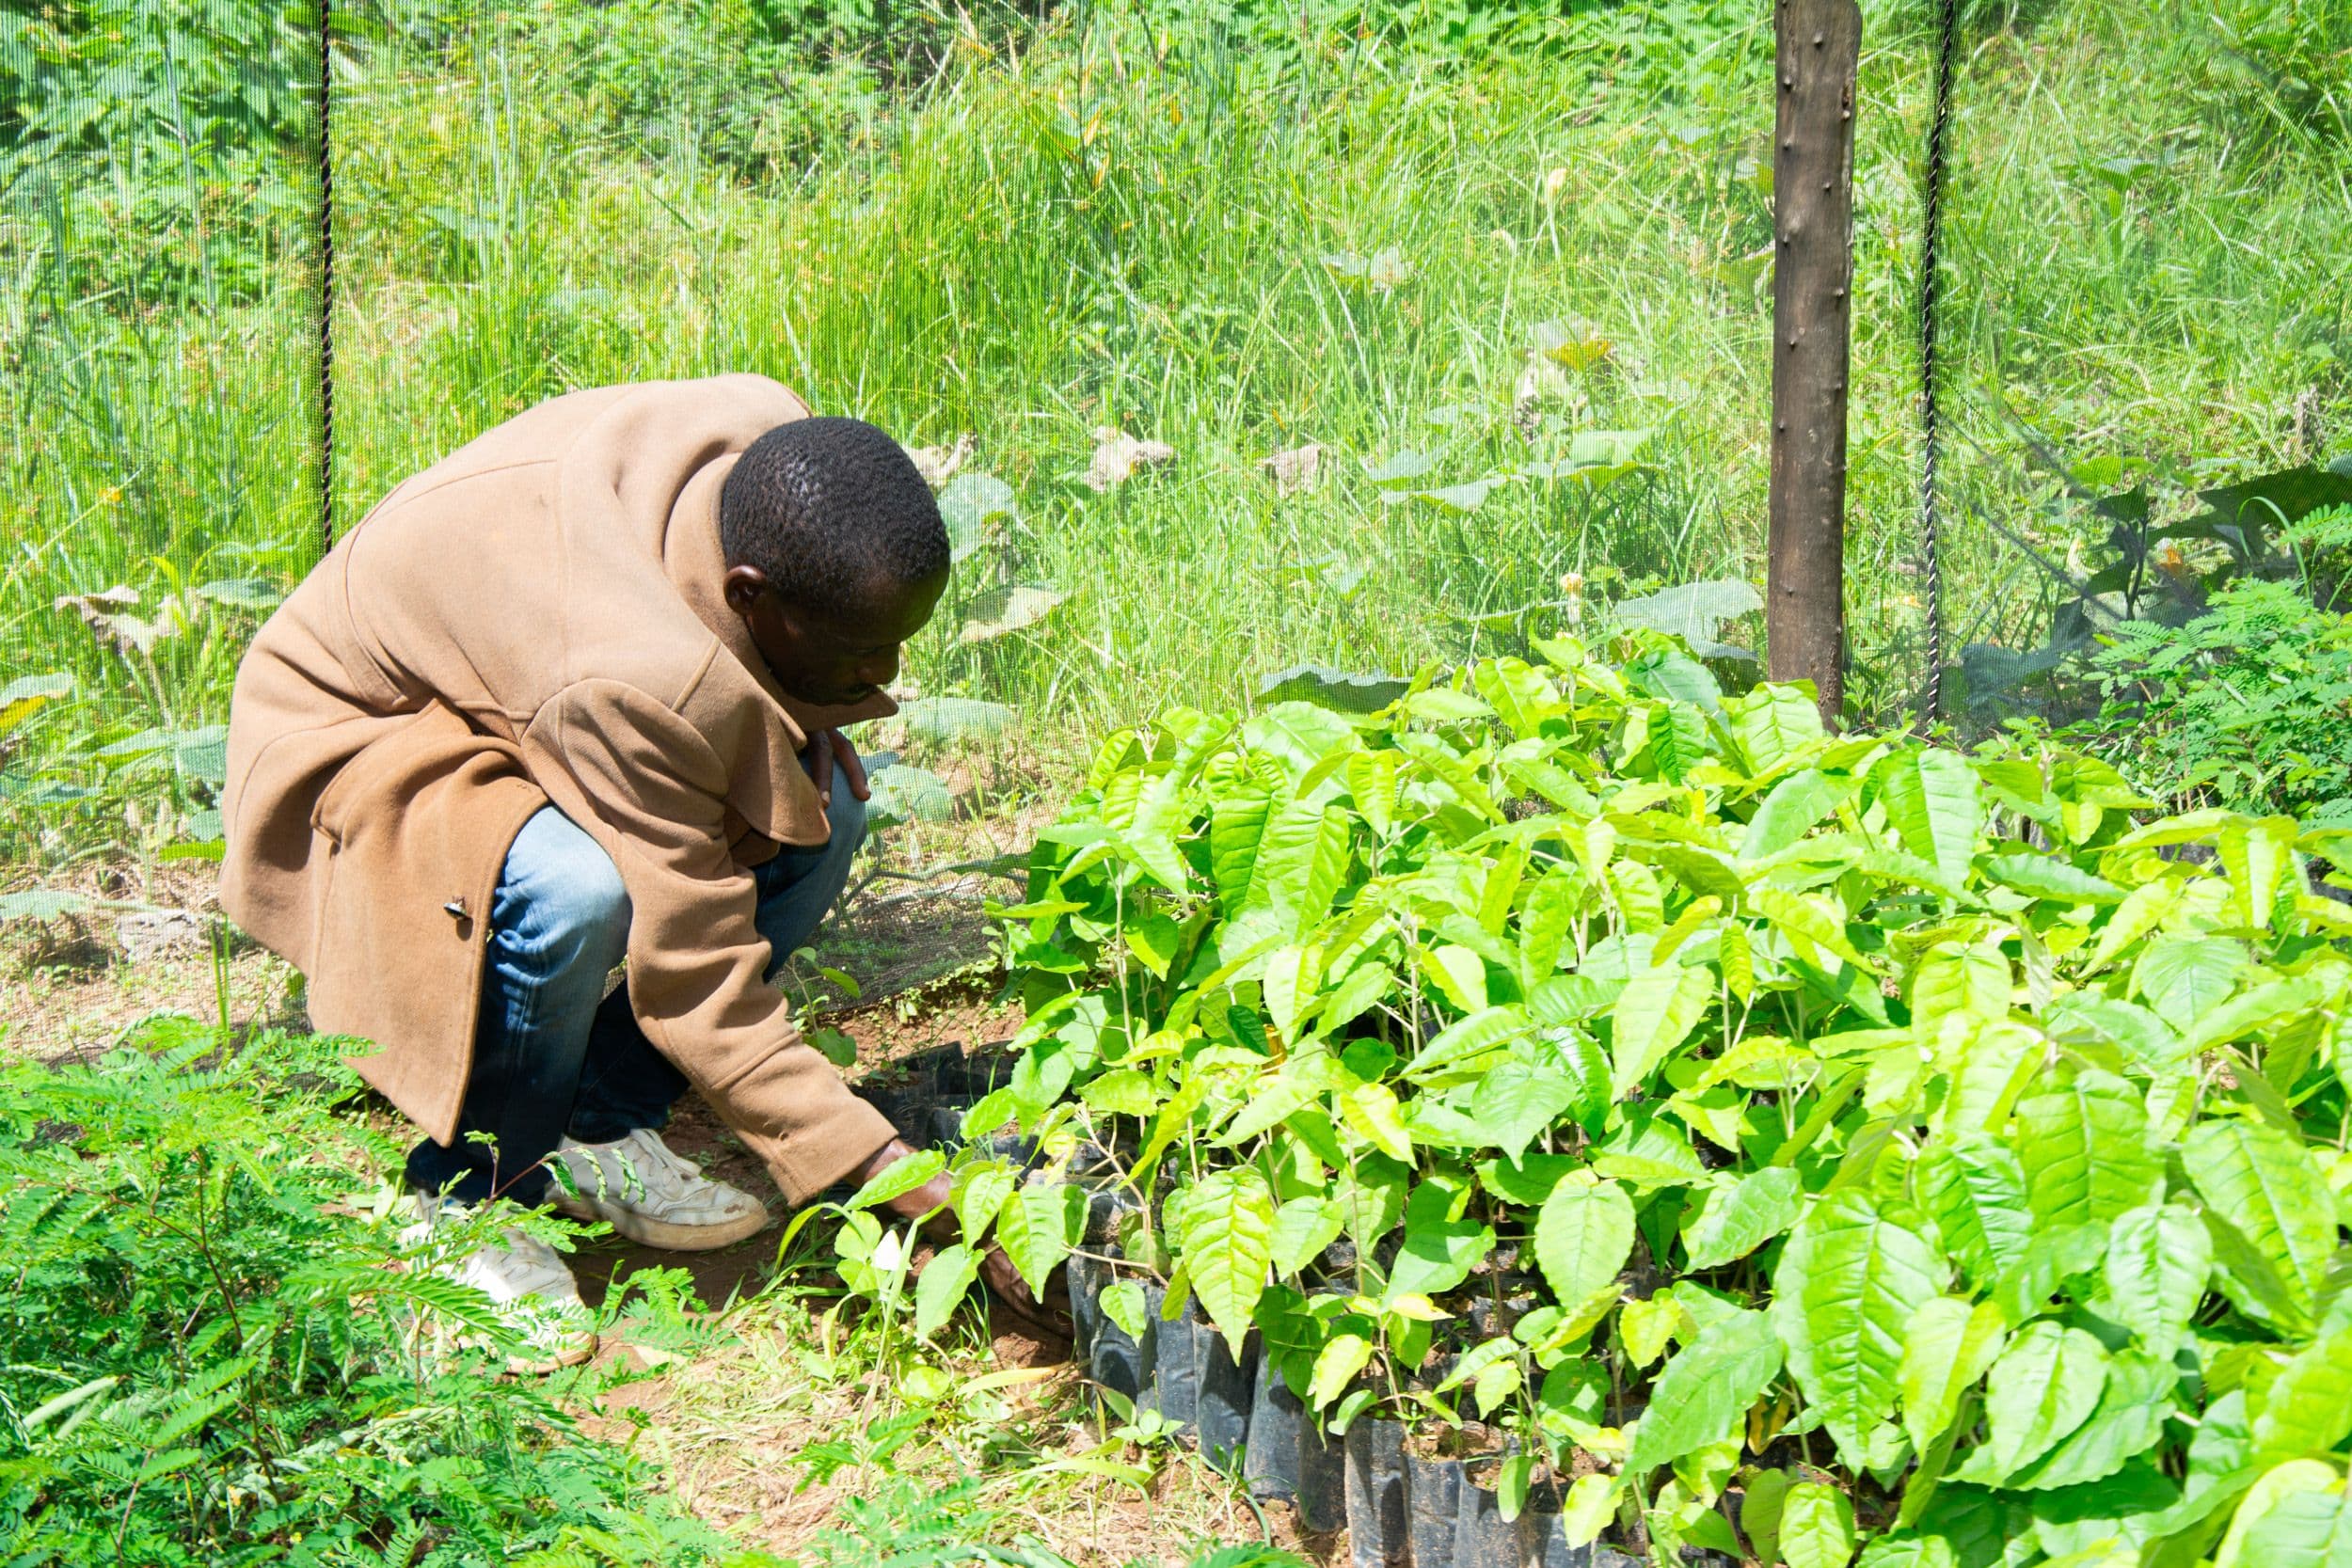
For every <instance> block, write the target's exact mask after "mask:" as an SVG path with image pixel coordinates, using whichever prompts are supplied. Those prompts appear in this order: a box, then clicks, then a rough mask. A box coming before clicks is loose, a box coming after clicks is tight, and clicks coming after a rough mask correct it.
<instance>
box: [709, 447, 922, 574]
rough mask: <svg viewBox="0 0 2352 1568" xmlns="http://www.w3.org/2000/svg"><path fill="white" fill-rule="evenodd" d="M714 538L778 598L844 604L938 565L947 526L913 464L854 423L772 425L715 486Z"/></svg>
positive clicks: (731, 558)
mask: <svg viewBox="0 0 2352 1568" xmlns="http://www.w3.org/2000/svg"><path fill="white" fill-rule="evenodd" d="M719 544H720V547H721V548H722V549H723V550H724V551H725V553H726V559H727V564H728V565H730V566H756V567H757V568H759V570H760V572H761V573H762V574H763V575H765V576H766V578H768V580H769V582H770V583H771V584H772V585H774V587H775V589H776V591H777V592H778V593H779V594H782V595H783V596H784V598H785V600H786V601H787V603H790V604H795V605H799V606H802V607H803V608H807V609H813V610H850V609H859V608H864V607H866V606H869V605H871V604H872V603H873V602H874V601H875V599H876V597H877V595H879V594H887V593H889V592H890V591H892V590H893V589H897V588H901V587H904V586H906V585H908V584H910V583H915V582H921V581H923V580H925V579H927V578H934V577H938V576H940V575H941V574H943V573H945V572H946V570H947V562H948V546H947V525H946V523H945V522H944V521H942V520H941V518H940V515H939V503H938V502H937V501H935V500H933V499H931V487H930V485H929V484H927V483H924V480H923V476H922V474H921V473H920V472H919V471H917V469H916V468H915V467H914V459H913V458H911V457H909V456H908V455H907V453H906V449H905V448H903V447H901V446H899V445H898V442H897V441H895V440H893V439H892V438H891V437H890V436H889V435H888V434H887V433H886V432H884V431H882V430H881V429H878V428H877V427H875V426H873V425H870V424H868V423H866V421H865V420H849V419H838V418H832V417H818V418H811V419H805V420H792V421H791V422H790V423H788V424H780V425H778V426H776V428H775V429H773V430H771V431H770V432H768V434H766V435H765V436H760V437H759V438H758V439H757V440H755V441H754V442H753V443H752V444H751V445H750V446H748V447H746V448H744V449H743V455H742V456H741V457H740V458H739V459H738V460H737V462H736V465H735V467H734V469H733V471H731V472H730V473H729V474H728V475H727V477H726V483H724V484H723V485H722V486H721V487H720V490H719Z"/></svg>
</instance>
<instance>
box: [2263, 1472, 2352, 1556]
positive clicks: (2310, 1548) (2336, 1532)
mask: <svg viewBox="0 0 2352 1568" xmlns="http://www.w3.org/2000/svg"><path fill="white" fill-rule="evenodd" d="M2238 1560H2239V1561H2240V1562H2243V1563H2247V1564H2249V1565H2253V1568H2352V1497H2347V1496H2346V1495H2345V1494H2344V1492H2342V1491H2335V1492H2320V1491H2310V1492H2296V1493H2295V1494H2293V1495H2292V1496H2289V1497H2283V1498H2280V1501H2279V1503H2278V1504H2277V1506H2276V1507H2274V1508H2272V1509H2271V1510H2270V1512H2268V1513H2265V1514H2263V1515H2262V1517H2261V1518H2259V1519H2258V1520H2256V1521H2255V1523H2254V1527H2253V1528H2251V1529H2249V1530H2248V1531H2247V1532H2246V1546H2245V1550H2244V1552H2243V1554H2242V1555H2241V1556H2240V1558H2239V1559H2238Z"/></svg>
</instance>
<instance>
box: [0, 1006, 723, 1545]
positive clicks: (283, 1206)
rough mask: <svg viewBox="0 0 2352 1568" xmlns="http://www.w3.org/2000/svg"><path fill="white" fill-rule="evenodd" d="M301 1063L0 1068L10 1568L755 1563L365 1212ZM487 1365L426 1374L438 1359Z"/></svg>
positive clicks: (377, 1163)
mask: <svg viewBox="0 0 2352 1568" xmlns="http://www.w3.org/2000/svg"><path fill="white" fill-rule="evenodd" d="M356 1086H357V1081H356V1079H353V1078H352V1077H351V1076H350V1074H349V1073H348V1071H347V1069H343V1068H342V1067H341V1066H340V1065H339V1064H337V1063H336V1061H335V1060H334V1058H333V1056H332V1054H331V1053H329V1052H328V1051H326V1049H324V1048H323V1047H322V1045H321V1044H320V1043H318V1042H313V1041H311V1040H309V1039H307V1038H295V1037H277V1036H261V1037H252V1038H248V1039H246V1040H245V1041H243V1042H242V1043H240V1044H238V1045H236V1046H235V1047H233V1048H224V1042H223V1040H222V1037H221V1036H220V1034H219V1032H218V1031H216V1030H214V1029H212V1028H209V1027H205V1026H201V1025H199V1024H196V1023H194V1022H188V1021H167V1022H158V1023H155V1024H153V1025H151V1026H150V1027H149V1028H148V1029H147V1030H146V1031H144V1032H143V1033H142V1034H141V1036H140V1037H137V1038H136V1040H135V1043H133V1044H129V1045H125V1046H124V1047H122V1048H119V1049H118V1050H116V1051H114V1052H112V1053H110V1054H108V1055H107V1056H106V1057H105V1058H104V1059H103V1060H102V1061H99V1062H97V1063H95V1064H92V1065H73V1066H66V1067H60V1068H55V1069H53V1068H50V1067H47V1066H44V1065H42V1064H40V1063H35V1062H28V1061H21V1060H20V1061H16V1062H12V1063H10V1064H9V1065H8V1066H7V1067H6V1068H5V1069H0V1184H4V1185H5V1189H6V1196H0V1251H4V1252H5V1255H6V1257H7V1259H8V1268H7V1274H6V1277H5V1283H0V1339H4V1340H5V1342H6V1343H7V1345H8V1355H7V1366H6V1368H5V1370H0V1544H4V1545H5V1552H6V1556H7V1558H8V1560H9V1561H12V1562H21V1563H24V1564H27V1565H31V1564H40V1563H56V1564H60V1565H63V1564H78V1563H86V1562H92V1561H99V1560H105V1561H121V1562H142V1563H157V1564H163V1563H190V1564H197V1563H203V1564H214V1563H222V1564H225V1563H247V1562H254V1563H258V1562H289V1563H316V1564H322V1565H327V1564H333V1565H338V1568H340V1565H344V1564H351V1565H358V1564H368V1565H375V1564H389V1563H399V1564H413V1563H435V1564H457V1563H470V1562H483V1561H501V1562H516V1561H528V1562H532V1563H537V1564H542V1565H546V1568H553V1565H556V1564H572V1563H590V1562H607V1561H623V1560H634V1561H644V1560H662V1561H677V1562H686V1563H693V1562H709V1563H717V1562H738V1561H748V1560H749V1559H746V1558H744V1557H743V1556H742V1555H741V1553H740V1551H739V1548H738V1547H736V1546H735V1545H733V1544H730V1543H728V1542H727V1541H725V1540H724V1539H723V1538H722V1537H720V1536H719V1535H717V1534H716V1533H715V1532H713V1531H712V1530H710V1529H708V1528H706V1527H704V1526H702V1525H701V1524H700V1523H698V1522H697V1521H695V1520H694V1519H692V1518H691V1516H690V1515H688V1514H686V1513H684V1512H683V1511H681V1510H679V1509H677V1508H675V1507H674V1506H672V1505H670V1504H669V1503H668V1502H667V1501H666V1499H664V1498H663V1497H661V1496H660V1492H659V1488H658V1485H657V1478H656V1477H655V1476H654V1475H653V1474H652V1472H651V1471H650V1470H649V1469H647V1467H645V1466H644V1465H642V1464H640V1463H639V1462H637V1461H635V1460H633V1459H631V1458H630V1457H629V1456H628V1453H627V1452H626V1451H624V1450H623V1449H619V1448H617V1447H614V1446H612V1445H611V1444H608V1443H604V1442H600V1441H596V1440H592V1439H590V1438H588V1437H586V1436H584V1435H582V1434H581V1433H580V1431H579V1430H578V1428H577V1426H576V1424H575V1423H574V1421H573V1419H572V1418H571V1417H570V1416H569V1415H568V1414H567V1413H566V1412H565V1411H564V1408H563V1407H562V1406H561V1405H559V1404H558V1403H557V1402H555V1401H554V1400H553V1399H552V1398H550V1397H548V1394H546V1393H545V1392H543V1391H542V1389H541V1386H538V1385H534V1384H532V1383H531V1382H528V1381H516V1380H511V1379H507V1378H504V1377H501V1376H499V1375H496V1369H495V1363H494V1362H493V1361H492V1360H491V1359H490V1358H491V1356H493V1355H498V1354H502V1353H503V1350H504V1349H506V1348H509V1346H508V1342H507V1340H506V1339H505V1338H502V1331H501V1329H500V1328H499V1326H498V1323H497V1320H496V1318H495V1316H494V1315H493V1314H492V1313H491V1311H490V1309H489V1304H488V1303H487V1301H486V1300H485V1298H483V1297H482V1296H481V1295H480V1294H479V1292H476V1291H470V1290H468V1289H466V1288H464V1287H460V1286H456V1285H453V1284H450V1283H447V1282H444V1281H441V1280H439V1279H437V1278H436V1277H435V1276H433V1275H430V1274H427V1273H423V1272H421V1271H416V1270H408V1269H402V1268H396V1267H392V1266H389V1265H391V1263H392V1260H393V1259H394V1257H395V1254H396V1253H397V1251H398V1248H397V1246H396V1244H395V1243H394V1242H393V1240H392V1238H391V1236H390V1234H389V1227H388V1226H387V1225H386V1224H384V1223H383V1222H381V1221H376V1222H373V1223H371V1222H370V1220H369V1219H368V1217H367V1216H366V1215H365V1213H363V1212H355V1211H354V1209H353V1207H352V1206H353V1204H354V1201H355V1197H356V1196H358V1195H363V1194H364V1193H365V1191H366V1183H367V1180H368V1179H367V1178H366V1176H365V1175H364V1174H363V1173H365V1172H369V1171H373V1170H376V1169H381V1168H384V1167H385V1164H386V1163H387V1162H388V1161H389V1160H391V1159H394V1158H396V1156H394V1155H392V1153H391V1152H390V1151H389V1149H387V1148H383V1147H380V1145H379V1141H378V1140H376V1139H375V1138H373V1136H371V1135H369V1134H368V1133H366V1132H364V1131H363V1130H362V1129H360V1128H359V1127H358V1126H357V1125H355V1124H353V1123H351V1122H349V1121H347V1120H345V1119H343V1118H342V1117H337V1116H335V1115H333V1114H331V1112H330V1110H329V1108H328V1107H329V1104H330V1101H333V1100H335V1099H339V1098H342V1097H344V1096H347V1095H348V1094H349V1093H350V1092H351V1091H352V1090H353V1089H354V1088H356ZM452 1332H454V1333H464V1334H469V1335H473V1336H478V1337H481V1338H483V1339H484V1340H485V1344H486V1345H487V1347H488V1348H487V1349H486V1350H485V1352H484V1353H482V1354H466V1355H459V1356H457V1357H455V1358H449V1357H446V1356H444V1355H442V1354H437V1350H436V1347H437V1345H439V1344H440V1343H441V1342H442V1340H443V1338H445V1335H446V1334H447V1333H452Z"/></svg>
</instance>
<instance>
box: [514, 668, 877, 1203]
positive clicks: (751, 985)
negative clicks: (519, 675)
mask: <svg viewBox="0 0 2352 1568" xmlns="http://www.w3.org/2000/svg"><path fill="white" fill-rule="evenodd" d="M532 732H533V734H532V737H531V738H532V740H533V741H536V742H537V744H536V745H535V746H533V747H532V750H534V751H537V752H539V754H540V755H542V756H549V755H551V756H552V757H553V758H555V759H557V764H558V766H559V767H560V768H561V769H562V771H563V772H564V774H566V775H567V776H568V778H569V780H570V781H571V782H572V783H574V784H577V786H578V787H579V789H580V793H581V794H582V796H583V797H584V800H585V803H586V806H587V809H588V811H589V812H590V814H591V815H592V816H593V817H594V820H593V821H587V822H582V823H581V824H580V826H581V827H582V828H583V829H585V830H586V831H587V832H589V834H590V835H591V836H593V837H594V838H596V840H597V842H598V843H599V844H601V845H602V846H603V847H604V849H605V851H606V852H607V853H608V854H610V855H611V856H612V863H613V864H614V865H615V866H616V867H617V868H618V869H619V871H620V874H621V882H622V885H623V886H624V887H625V888H626V889H627V890H628V898H629V906H630V918H629V931H628V990H629V1003H630V1006H631V1008H632V1009H633V1010H634V1012H635V1013H636V1015H637V1019H638V1022H639V1023H640V1024H641V1025H643V1027H644V1031H645V1034H646V1037H648V1038H649V1039H651V1040H652V1041H653V1043H654V1045H655V1046H656V1047H657V1048H658V1049H660V1052H661V1053H662V1054H663V1055H664V1056H667V1057H668V1058H669V1059H670V1060H671V1061H672V1062H674V1063H675V1064H676V1066H677V1068H678V1069H679V1070H680V1071H681V1072H683V1073H685V1074H686V1076H687V1078H688V1079H689V1080H690V1081H691V1083H692V1084H693V1085H694V1087H695V1088H696V1089H698V1090H700V1091H701V1093H702V1095H703V1097H704V1098H705V1099H706V1100H707V1101H709V1102H710V1104H711V1106H712V1108H713V1109H714V1110H716V1111H717V1112H718V1113H719V1115H720V1117H722V1118H723V1119H724V1120H725V1122H726V1123H727V1125H728V1126H729V1127H731V1128H733V1129H734V1130H735V1132H737V1133H738V1135H739V1136H740V1137H741V1138H742V1139H743V1141H744V1143H745V1144H746V1145H748V1146H749V1147H750V1148H752V1150H753V1151H754V1152H755V1153H756V1154H758V1155H759V1157H760V1158H761V1159H762V1160H764V1161H765V1162H766V1163H767V1164H768V1167H769V1169H770V1170H771V1171H772V1172H773V1173H774V1175H775V1179H776V1182H777V1184H778V1185H779V1186H780V1187H782V1188H783V1189H784V1194H785V1196H786V1197H787V1198H788V1199H789V1200H790V1201H792V1202H794V1203H800V1202H803V1201H805V1200H806V1199H808V1198H809V1197H812V1196H815V1195H816V1194H818V1193H819V1192H822V1191H823V1190H824V1189H825V1188H827V1187H829V1186H831V1185H832V1184H833V1183H834V1182H835V1181H837V1180H841V1179H842V1178H844V1177H845V1176H847V1175H848V1174H849V1173H850V1171H851V1170H853V1169H855V1168H856V1167H857V1166H858V1165H859V1164H862V1163H863V1162H865V1161H866V1159H867V1158H868V1157H870V1156H871V1155H872V1154H873V1153H874V1151H875V1150H877V1149H879V1148H882V1145H883V1144H884V1143H886V1142H888V1141H889V1140H890V1138H891V1137H892V1136H893V1135H894V1134H893V1131H892V1128H891V1125H890V1123H889V1121H888V1120H887V1119H885V1118H884V1117H883V1116H882V1113H881V1112H880V1111H878V1110H876V1109H875V1108H874V1107H873V1106H872V1105H870V1104H868V1103H867V1102H866V1101H864V1100H861V1099H859V1098H858V1097H857V1096H856V1095H854V1094H851V1093H850V1090H849V1087H848V1085H845V1084H844V1083H843V1082H842V1081H841V1075H840V1074H839V1073H837V1072H835V1071H834V1068H833V1064H832V1063H830V1062H828V1061H826V1060H825V1058H824V1057H823V1056H821V1055H819V1054H818V1053H817V1051H816V1050H815V1049H814V1048H812V1047H811V1046H809V1045H807V1044H806V1043H805V1042H803V1040H802V1038H801V1036H800V1032H799V1030H798V1029H796V1028H795V1027H794V1026H793V1024H792V1021H791V1016H790V1011H789V1009H788V1007H787V1005H786V1002H785V999H784V996H783V994H782V993H781V992H779V991H778V990H776V988H775V987H773V986H772V985H770V984H769V983H768V981H767V979H766V978H765V974H766V971H767V968H768V964H769V958H770V955H769V947H768V941H767V939H766V938H765V937H763V936H761V935H760V934H759V930H758V928H757V927H756V926H755V924H754V916H755V911H756V910H757V907H758V895H757V893H756V890H755V887H754V884H753V881H752V876H751V873H750V872H749V871H748V870H747V869H745V868H744V867H743V866H741V865H739V864H738V863H736V861H735V859H734V857H733V855H732V854H731V853H730V852H729V850H728V847H727V843H726V839H725V836H724V824H723V813H724V810H725V796H726V789H727V778H726V771H725V768H723V765H722V764H721V762H720V759H719V756H718V753H717V752H714V751H713V750H712V749H711V747H710V745H709V743H708V742H707V740H706V739H705V738H704V737H703V736H701V735H700V734H699V733H698V732H697V731H696V730H695V729H694V727H693V726H692V725H691V724H690V723H688V722H687V721H685V720H683V719H681V718H680V717H679V716H678V715H677V714H676V713H675V711H673V710H672V709H670V708H669V707H667V706H664V705H661V704H660V703H659V702H656V701H655V700H654V699H652V698H651V697H649V696H647V695H646V694H645V693H644V692H643V691H641V690H639V689H637V688H635V687H633V686H630V685H628V684H627V683H624V682H618V681H583V682H580V683H579V684H577V685H574V686H571V687H568V688H566V689H564V690H563V691H562V692H561V693H559V694H558V695H557V696H556V697H555V698H554V700H553V701H551V702H549V703H548V705H546V706H544V707H543V708H542V709H541V710H540V713H539V716H538V717H537V719H535V720H534V721H533V722H532Z"/></svg>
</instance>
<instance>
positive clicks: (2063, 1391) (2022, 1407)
mask: <svg viewBox="0 0 2352 1568" xmlns="http://www.w3.org/2000/svg"><path fill="white" fill-rule="evenodd" d="M2106 1385H2107V1353H2106V1349H2105V1347H2103V1346H2102V1345H2101V1344H2100V1343H2099V1341H2098V1340H2096V1339H2094V1338H2091V1337H2090V1335H2088V1334H2086V1333H2084V1332H2083V1331H2082V1330H2081V1329H2079V1328H2064V1327H2061V1326H2059V1325H2058V1323H2052V1322H2050V1321H2049V1320H2048V1319H2046V1318H2045V1319H2041V1320H2038V1321H2036V1322H2034V1323H2027V1324H2026V1326H2025V1327H2024V1328H2022V1329H2020V1330H2018V1331H2017V1337H2016V1338H2014V1339H2012V1340H2011V1341H2010V1347H2009V1349H2008V1350H2007V1351H2006V1352H2004V1353H2003V1354H2002V1356H2001V1358H2000V1359H1999V1360H1998V1361H1996V1362H1994V1364H1993V1370H1992V1373H1991V1375H1990V1377H1989V1378H1988V1379H1987V1380H1986V1389H1985V1402H1984V1413H1985V1421H1986V1426H1987V1429H1988V1430H1987V1435H1986V1438H1985V1444H1984V1448H1983V1449H1982V1450H1981V1452H1982V1455H1983V1459H1984V1463H1985V1465H1987V1467H1988V1469H1989V1472H1990V1475H1991V1476H1992V1477H1993V1478H1997V1479H2006V1478H2008V1477H2009V1476H2011V1475H2014V1474H2015V1473H2016V1472H2017V1471H2019V1470H2021V1469H2023V1468H2025V1467H2026V1465H2030V1464H2032V1463H2033V1462H2034V1461H2035V1460H2037V1459H2039V1458H2041V1457H2042V1455H2043V1454H2045V1453H2047V1452H2049V1451H2050V1450H2051V1449H2054V1448H2056V1447H2057V1446H2058V1441H2059V1440H2060V1439H2061V1438H2063V1437H2065V1436H2066V1435H2067V1434H2068V1433H2071V1432H2073V1431H2074V1429H2075V1428H2076V1427H2079V1426H2081V1425H2082V1424H2083V1423H2084V1422H2085V1421H2087V1420H2089V1419H2090V1413H2091V1412H2092V1411H2093V1410H2096V1409H2097V1408H2098V1407H2099V1396H2100V1395H2101V1394H2102V1393H2103V1392H2105V1391H2106ZM1968 1479H1971V1480H1975V1479H1979V1478H1977V1477H1975V1476H1970V1477H1969V1478H1968Z"/></svg>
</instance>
